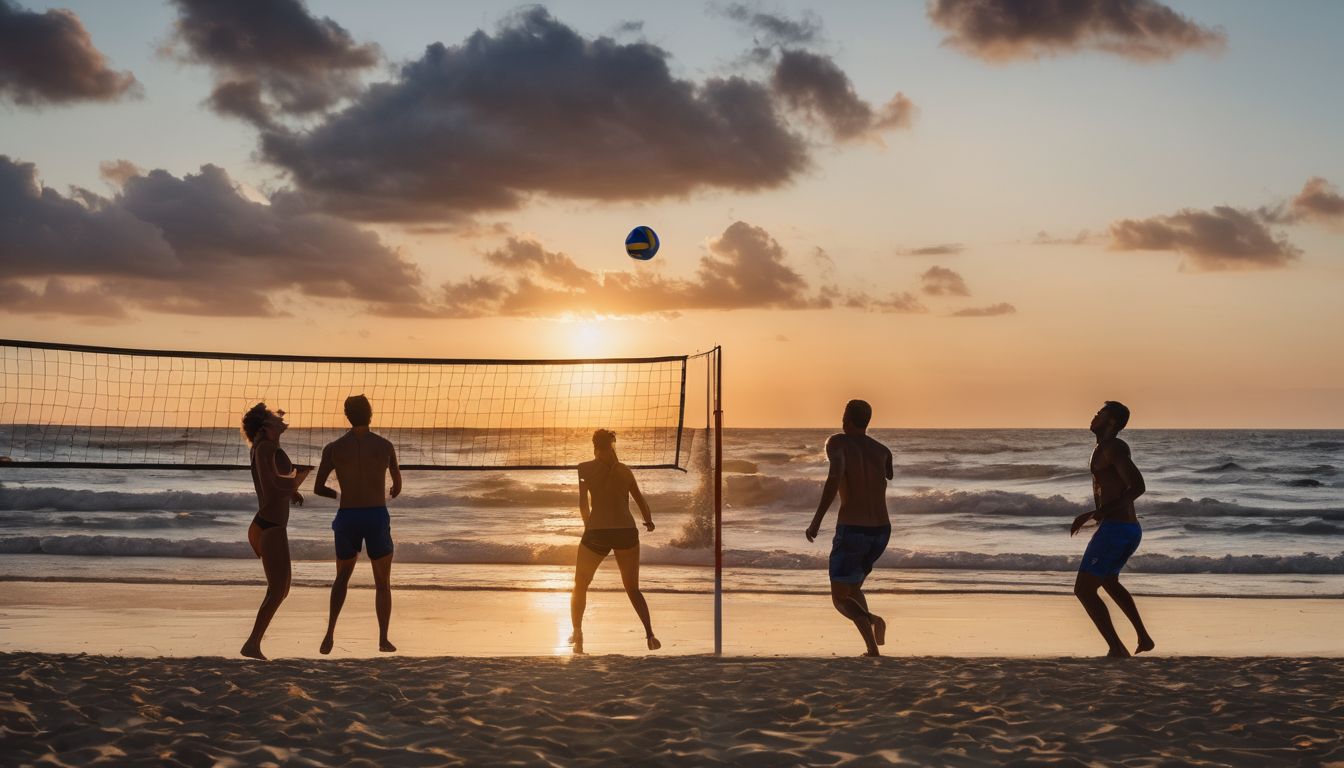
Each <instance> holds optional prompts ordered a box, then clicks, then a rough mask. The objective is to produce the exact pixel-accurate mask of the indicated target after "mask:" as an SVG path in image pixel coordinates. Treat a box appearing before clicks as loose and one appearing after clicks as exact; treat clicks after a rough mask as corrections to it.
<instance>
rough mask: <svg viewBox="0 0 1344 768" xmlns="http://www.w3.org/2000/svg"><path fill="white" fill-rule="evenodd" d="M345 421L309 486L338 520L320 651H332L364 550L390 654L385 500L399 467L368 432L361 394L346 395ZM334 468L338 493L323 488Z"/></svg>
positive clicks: (368, 409) (382, 639)
mask: <svg viewBox="0 0 1344 768" xmlns="http://www.w3.org/2000/svg"><path fill="white" fill-rule="evenodd" d="M345 418H346V419H347V420H348V421H349V422H350V431H349V432H346V433H345V434H344V435H341V436H340V437H338V438H337V439H335V440H333V441H332V442H330V443H328V444H327V446H326V447H325V448H323V449H322V463H321V464H319V465H318V467H317V480H316V482H315V483H314V485H313V493H316V494H317V495H318V496H325V497H327V498H329V499H339V500H340V508H339V509H337V510H336V519H335V520H332V522H331V530H332V531H333V533H334V534H335V538H336V580H335V581H333V582H332V583H331V608H330V614H329V617H328V619H327V636H326V637H324V638H322V646H321V648H319V650H320V651H321V652H322V653H331V648H332V645H333V644H334V643H335V636H336V619H337V617H339V616H340V615H341V607H342V606H343V605H345V594H346V590H347V589H348V588H349V586H350V576H351V575H352V574H354V572H355V561H356V560H358V559H359V551H360V550H361V549H363V548H364V547H365V546H367V547H368V550H369V563H370V565H372V566H373V586H374V608H375V609H376V612H377V614H378V650H380V651H382V652H384V653H391V652H392V651H395V650H397V647H396V646H395V645H393V644H392V641H391V640H388V639H387V628H388V624H390V623H391V621H392V519H391V516H390V515H389V514H388V512H387V496H391V497H392V498H394V499H395V498H397V496H398V495H399V494H400V493H401V468H400V467H399V466H398V465H397V450H396V448H395V447H394V446H393V445H392V443H391V442H390V441H389V440H387V439H386V438H384V437H382V436H381V435H376V434H374V433H373V432H371V431H369V422H371V421H372V420H373V406H372V405H370V404H369V400H368V398H366V397H364V396H363V395H354V396H352V397H347V398H346V399H345ZM333 470H334V471H335V472H336V482H337V483H339V484H340V486H341V492H340V494H337V493H336V491H333V490H332V489H331V488H329V487H327V476H328V475H330V474H331V472H332V471H333ZM389 474H391V475H392V489H391V491H390V492H388V491H386V490H385V489H386V488H387V476H388V475H389ZM385 494H386V495H385Z"/></svg>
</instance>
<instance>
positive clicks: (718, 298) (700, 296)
mask: <svg viewBox="0 0 1344 768" xmlns="http://www.w3.org/2000/svg"><path fill="white" fill-rule="evenodd" d="M485 258H486V261H487V263H489V264H491V265H492V266H495V267H497V268H498V269H499V270H500V274H497V275H493V276H489V277H471V278H468V279H466V280H463V281H459V282H452V283H447V284H445V285H444V286H443V289H442V293H441V295H440V296H439V297H438V301H437V302H436V303H435V304H434V305H433V306H432V307H415V308H409V310H408V308H406V307H387V308H385V309H386V311H387V312H388V313H390V314H419V313H429V314H439V315H446V316H450V317H480V316H487V315H555V314H563V313H580V314H590V313H591V314H617V315H635V314H646V313H663V314H667V313H675V312H681V311H685V310H694V309H720V310H731V309H825V308H828V307H830V306H831V305H832V302H831V299H830V298H829V297H828V296H826V295H823V294H822V293H821V292H813V291H812V290H811V289H810V287H809V285H808V283H807V281H806V280H805V279H804V278H803V277H802V275H800V274H798V273H797V272H796V271H795V270H794V269H793V268H792V267H790V266H789V265H788V263H787V260H786V257H785V254H784V250H783V248H781V247H780V245H779V243H778V242H776V241H775V239H774V238H773V237H771V236H770V234H769V233H768V232H766V231H765V230H763V229H761V228H760V227H754V226H752V225H750V224H747V223H745V222H741V221H739V222H736V223H734V224H733V225H731V226H729V227H728V228H727V229H725V230H724V231H723V234H722V235H720V236H719V237H717V238H714V239H713V240H711V241H710V242H709V244H708V253H706V254H705V255H704V256H702V257H701V259H700V263H699V266H698V268H697V270H696V274H695V277H694V278H693V279H683V278H673V277H665V276H663V275H662V274H660V273H658V272H656V271H653V270H652V269H650V268H649V267H635V268H633V269H631V270H630V271H613V272H606V273H597V272H592V271H590V270H587V269H585V268H583V267H581V266H579V265H578V264H577V263H575V262H574V260H573V259H571V258H570V257H569V256H567V255H565V254H563V253H559V252H555V251H548V250H546V249H545V248H544V247H543V246H542V245H541V244H540V243H538V242H536V241H534V240H528V239H521V238H517V237H511V238H509V239H508V241H507V243H506V244H505V245H504V247H503V248H500V249H498V250H495V251H491V252H489V253H487V254H486V257H485Z"/></svg>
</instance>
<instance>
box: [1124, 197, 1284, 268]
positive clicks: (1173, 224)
mask: <svg viewBox="0 0 1344 768" xmlns="http://www.w3.org/2000/svg"><path fill="white" fill-rule="evenodd" d="M1109 247H1110V248H1111V250H1116V251H1175V252H1177V253H1180V254H1181V255H1182V256H1184V257H1185V261H1184V262H1182V268H1183V269H1189V270H1191V271H1194V272H1211V271H1221V270H1246V269H1280V268H1283V267H1286V266H1288V265H1289V264H1290V263H1291V262H1293V261H1294V260H1296V259H1297V258H1298V257H1299V256H1300V255H1301V253H1302V252H1301V251H1300V250H1299V249H1298V248H1297V247H1295V246H1294V245H1293V244H1292V243H1290V242H1288V240H1287V239H1286V238H1284V237H1283V236H1281V235H1276V234H1275V233H1273V232H1271V231H1270V230H1269V227H1268V226H1267V221H1266V218H1265V216H1264V215H1263V214H1260V213H1257V212H1256V211H1248V210H1245V209H1241V208H1233V207H1231V206H1226V205H1220V206H1216V207H1215V208H1214V209H1213V210H1212V211H1200V210H1192V209H1185V210H1182V211H1180V212H1178V213H1175V214H1172V215H1170V216H1154V217H1152V218H1149V219H1123V220H1121V221H1117V222H1115V223H1114V224H1112V225H1111V243H1110V246H1109Z"/></svg>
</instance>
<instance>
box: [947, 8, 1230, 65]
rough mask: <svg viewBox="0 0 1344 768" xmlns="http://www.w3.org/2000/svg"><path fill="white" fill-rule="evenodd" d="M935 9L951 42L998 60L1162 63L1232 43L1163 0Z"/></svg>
mask: <svg viewBox="0 0 1344 768" xmlns="http://www.w3.org/2000/svg"><path fill="white" fill-rule="evenodd" d="M928 12H929V18H930V19H931V20H932V21H933V23H934V24H935V25H936V26H939V27H941V28H942V29H943V30H945V31H946V32H947V33H948V34H947V37H945V38H944V39H943V43H944V44H945V45H950V46H952V47H954V48H957V49H958V50H961V51H963V52H965V53H967V54H970V55H972V56H976V57H978V58H981V59H984V60H986V61H991V62H1003V61H1010V60H1014V59H1036V58H1040V57H1041V56H1054V55H1059V54H1061V53H1069V52H1073V51H1078V50H1096V51H1104V52H1107V53H1112V54H1116V55H1118V56H1123V57H1125V58H1129V59H1134V60H1137V61H1156V60H1168V59H1172V58H1175V57H1176V56H1178V55H1180V54H1182V53H1185V52H1187V51H1194V50H1207V51H1218V50H1221V49H1222V48H1223V46H1225V45H1226V43H1227V35H1226V33H1225V32H1224V31H1223V30H1222V29H1221V28H1210V27H1205V26H1202V25H1200V24H1198V23H1196V22H1195V21H1192V20H1191V19H1188V18H1186V17H1185V16H1182V15H1181V14H1179V13H1177V12H1176V11H1173V10H1172V9H1171V8H1169V7H1167V6H1166V5H1164V4H1163V3H1161V2H1157V0H931V2H930V3H929V8H928Z"/></svg>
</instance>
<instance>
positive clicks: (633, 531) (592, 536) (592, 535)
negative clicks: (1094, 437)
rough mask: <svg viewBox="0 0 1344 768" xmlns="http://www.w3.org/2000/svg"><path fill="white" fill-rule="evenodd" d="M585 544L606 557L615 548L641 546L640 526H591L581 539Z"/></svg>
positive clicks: (581, 542)
mask: <svg viewBox="0 0 1344 768" xmlns="http://www.w3.org/2000/svg"><path fill="white" fill-rule="evenodd" d="M579 543H580V544H582V545H583V546H585V547H587V548H589V549H591V550H592V551H594V552H596V553H597V554H599V555H601V556H603V557H606V556H607V555H609V554H611V550H613V549H630V548H631V547H638V546H639V529H638V528H589V529H588V530H586V531H584V532H583V539H581V540H580V541H579Z"/></svg>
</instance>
